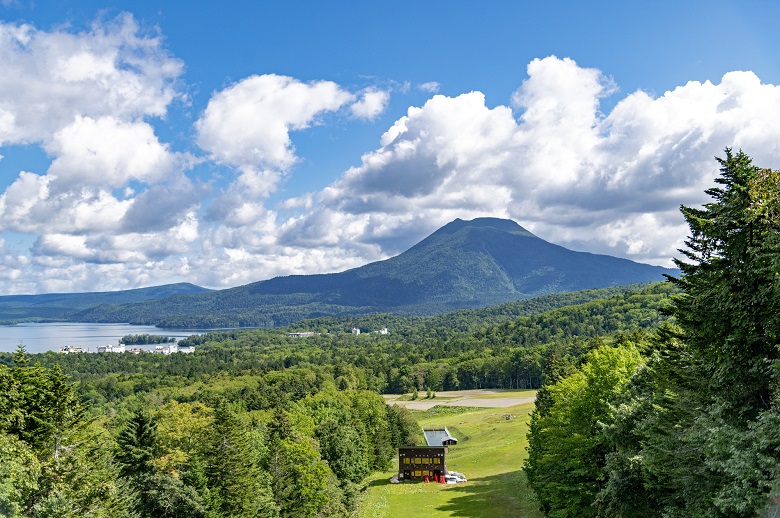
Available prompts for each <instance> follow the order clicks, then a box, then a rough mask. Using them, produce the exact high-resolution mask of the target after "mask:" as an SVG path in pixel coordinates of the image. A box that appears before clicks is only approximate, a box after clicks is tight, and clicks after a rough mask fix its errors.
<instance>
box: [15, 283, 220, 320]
mask: <svg viewBox="0 0 780 518" xmlns="http://www.w3.org/2000/svg"><path fill="white" fill-rule="evenodd" d="M210 291H212V290H210V289H207V288H201V287H200V286H196V285H194V284H189V283H184V282H182V283H177V284H165V285H162V286H151V287H148V288H135V289H131V290H120V291H96V292H86V293H46V294H41V295H6V296H0V320H25V319H63V318H67V317H68V316H69V315H70V314H72V313H73V312H74V311H76V310H83V309H88V308H92V307H95V306H98V305H100V304H130V303H134V302H142V301H145V300H150V299H163V298H166V297H170V296H172V295H185V294H186V295H191V294H197V293H208V292H210Z"/></svg>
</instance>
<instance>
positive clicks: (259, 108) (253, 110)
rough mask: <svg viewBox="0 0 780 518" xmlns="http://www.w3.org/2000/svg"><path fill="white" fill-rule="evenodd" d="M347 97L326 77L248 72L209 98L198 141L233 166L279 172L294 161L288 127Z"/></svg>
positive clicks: (298, 125) (297, 126) (304, 122)
mask: <svg viewBox="0 0 780 518" xmlns="http://www.w3.org/2000/svg"><path fill="white" fill-rule="evenodd" d="M352 99H353V95H352V94H351V93H349V92H347V91H346V90H344V89H342V88H341V87H340V86H339V85H337V84H336V83H333V82H331V81H318V82H312V83H303V82H301V81H298V80H297V79H295V78H292V77H287V76H279V75H275V74H266V75H260V76H251V77H248V78H246V79H243V80H241V81H239V82H238V83H235V84H233V85H231V86H229V87H227V88H225V89H224V90H221V91H219V92H216V93H215V94H214V95H213V96H212V97H211V99H210V100H209V103H208V106H207V107H206V110H205V112H204V113H203V116H202V117H201V118H200V119H199V120H198V121H197V123H196V124H195V127H196V129H197V132H198V137H197V139H198V144H199V145H200V146H201V147H202V148H203V149H204V150H206V151H207V152H209V153H210V154H211V156H212V158H213V159H214V160H215V161H217V162H220V163H224V164H227V165H230V166H232V167H236V168H241V169H273V170H277V171H283V170H286V169H288V168H289V167H291V166H292V165H293V164H294V163H295V162H296V160H297V157H296V156H295V149H294V147H293V144H292V140H291V139H290V131H294V130H301V129H304V128H308V127H309V126H311V125H312V124H316V123H317V116H319V115H321V114H323V113H325V112H332V111H335V110H338V109H339V108H341V107H342V106H343V105H344V104H346V103H348V102H350V101H351V100H352Z"/></svg>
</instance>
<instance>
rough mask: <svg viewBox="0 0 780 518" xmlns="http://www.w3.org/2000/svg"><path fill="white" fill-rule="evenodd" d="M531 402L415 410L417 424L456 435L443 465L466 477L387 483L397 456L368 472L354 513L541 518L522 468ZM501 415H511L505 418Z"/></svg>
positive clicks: (367, 517) (372, 517) (377, 517)
mask: <svg viewBox="0 0 780 518" xmlns="http://www.w3.org/2000/svg"><path fill="white" fill-rule="evenodd" d="M508 395H509V394H505V396H508ZM533 406H534V405H533V403H525V404H522V405H517V406H513V407H508V408H473V407H441V406H439V407H434V408H432V409H430V410H427V411H425V412H416V414H417V417H418V420H419V422H420V424H421V425H424V426H430V425H443V426H446V427H447V428H448V429H449V430H450V432H451V433H452V435H453V436H454V437H456V438H457V439H458V444H457V446H452V447H450V449H449V453H448V455H447V468H448V469H450V470H453V471H459V472H461V473H463V474H465V475H466V477H467V478H468V482H466V483H461V484H455V485H442V484H435V483H430V484H425V483H422V482H406V483H402V484H390V483H389V479H390V477H392V475H393V474H394V473H396V472H397V469H396V468H397V461H396V464H395V466H394V468H393V469H392V471H388V472H385V473H377V474H375V475H373V476H372V477H371V479H370V484H369V487H368V490H367V491H366V494H365V497H364V500H363V503H362V505H361V511H360V514H359V516H360V517H361V518H384V517H387V518H390V517H394V516H410V517H418V516H419V517H426V518H437V517H444V516H460V517H469V518H478V517H481V516H485V517H490V518H510V517H511V518H541V516H542V514H541V513H540V512H539V510H538V507H539V506H538V503H537V501H536V497H535V496H534V494H533V492H532V491H531V490H530V489H529V488H528V487H527V486H526V483H525V474H524V473H523V471H522V469H521V468H522V464H523V460H524V459H525V457H526V451H525V448H526V444H527V441H526V438H525V436H526V433H527V431H528V421H529V419H530V413H531V411H532V410H533ZM506 415H512V416H514V417H513V418H511V419H506V417H505V416H506Z"/></svg>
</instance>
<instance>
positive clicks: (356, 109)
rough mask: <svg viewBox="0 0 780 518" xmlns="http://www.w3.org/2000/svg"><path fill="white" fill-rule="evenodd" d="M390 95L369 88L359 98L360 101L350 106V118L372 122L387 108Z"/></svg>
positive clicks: (383, 91)
mask: <svg viewBox="0 0 780 518" xmlns="http://www.w3.org/2000/svg"><path fill="white" fill-rule="evenodd" d="M389 100H390V93H389V92H387V91H385V90H377V89H376V88H369V89H367V90H366V91H364V92H363V94H362V95H361V96H360V100H359V101H357V102H356V103H354V104H353V105H352V106H350V108H349V109H350V111H351V112H352V116H353V117H355V118H357V119H363V120H374V119H376V118H377V117H378V116H379V115H380V114H381V113H382V112H384V111H385V108H386V107H387V102H388V101H389Z"/></svg>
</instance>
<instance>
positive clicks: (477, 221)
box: [432, 218, 537, 237]
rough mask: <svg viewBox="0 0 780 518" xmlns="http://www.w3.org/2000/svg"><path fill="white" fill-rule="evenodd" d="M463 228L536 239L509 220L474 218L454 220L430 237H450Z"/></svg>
mask: <svg viewBox="0 0 780 518" xmlns="http://www.w3.org/2000/svg"><path fill="white" fill-rule="evenodd" d="M464 228H492V229H495V230H499V231H501V232H508V233H510V234H517V235H521V236H527V237H537V236H535V235H534V234H533V233H531V232H529V231H528V230H526V229H524V228H523V227H521V226H520V225H518V224H517V223H515V222H514V221H512V220H511V219H501V218H474V219H472V220H462V219H460V218H456V219H455V220H453V221H451V222H449V223H447V224H446V225H444V226H443V227H441V228H440V229H439V230H437V231H436V232H434V233H433V234H432V235H434V236H435V235H451V234H454V233H456V232H458V231H460V230H463V229H464Z"/></svg>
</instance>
